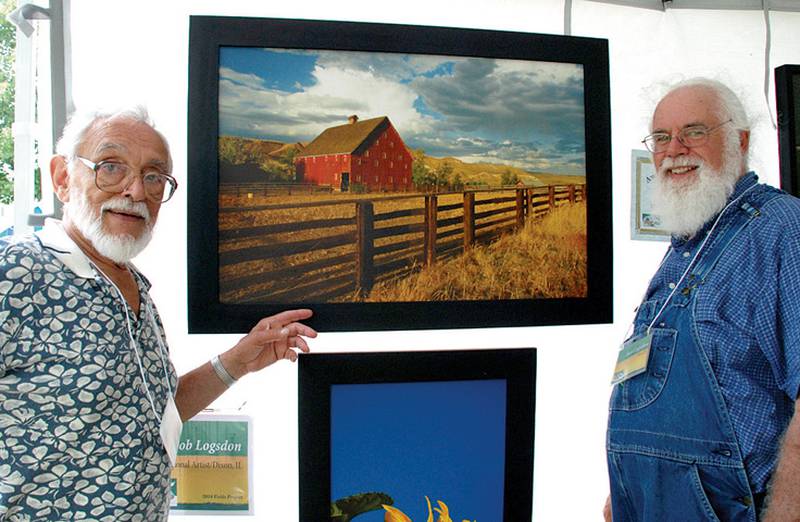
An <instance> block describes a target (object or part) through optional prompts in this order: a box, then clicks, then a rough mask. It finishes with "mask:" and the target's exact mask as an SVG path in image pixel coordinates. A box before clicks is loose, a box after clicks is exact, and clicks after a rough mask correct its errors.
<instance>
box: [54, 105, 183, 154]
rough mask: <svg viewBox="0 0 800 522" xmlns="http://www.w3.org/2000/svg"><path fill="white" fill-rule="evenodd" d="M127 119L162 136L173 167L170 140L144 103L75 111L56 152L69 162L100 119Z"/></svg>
mask: <svg viewBox="0 0 800 522" xmlns="http://www.w3.org/2000/svg"><path fill="white" fill-rule="evenodd" d="M118 118H119V119H126V120H133V121H136V122H140V123H144V124H145V125H147V126H149V127H150V128H151V129H153V131H154V132H155V133H156V134H157V135H158V137H159V138H161V141H162V142H163V143H164V147H165V148H166V150H167V156H168V157H169V162H170V169H171V167H172V155H171V153H170V151H169V142H167V139H166V138H165V137H164V135H163V134H161V132H159V131H158V130H156V128H155V124H154V123H153V120H152V119H151V118H150V114H149V113H148V112H147V108H146V107H145V106H143V105H133V106H130V107H123V108H117V109H101V108H93V109H89V110H80V111H75V112H74V113H73V114H72V116H71V117H70V119H69V121H68V122H67V124H66V125H65V126H64V130H63V132H62V133H61V138H60V139H59V140H58V143H57V144H56V154H58V155H59V156H63V157H64V158H65V159H66V160H67V161H68V162H71V161H72V160H74V159H75V157H76V156H77V155H78V149H79V148H80V146H81V144H82V143H83V140H84V138H85V137H86V132H87V131H88V130H89V129H90V128H91V127H92V126H93V125H94V124H95V123H96V122H98V121H104V120H113V119H118Z"/></svg>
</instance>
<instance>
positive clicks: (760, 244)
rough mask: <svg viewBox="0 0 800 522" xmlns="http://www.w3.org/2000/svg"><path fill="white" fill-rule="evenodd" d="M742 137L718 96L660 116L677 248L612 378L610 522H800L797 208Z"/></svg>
mask: <svg viewBox="0 0 800 522" xmlns="http://www.w3.org/2000/svg"><path fill="white" fill-rule="evenodd" d="M748 129H749V126H748V122H747V116H746V114H745V111H744V108H743V107H742V104H741V102H740V101H739V99H738V98H737V97H736V95H735V94H733V92H732V91H730V89H728V88H727V87H725V86H724V85H722V84H720V83H718V82H715V81H711V80H706V79H694V80H689V81H687V82H683V83H681V84H679V85H678V86H676V87H674V88H673V89H672V90H671V91H670V92H669V93H668V94H667V95H666V96H665V97H664V98H662V100H661V102H660V103H659V104H658V106H657V107H656V110H655V113H654V116H653V121H652V134H650V135H649V136H647V137H646V138H645V140H644V143H645V145H646V146H647V148H648V149H649V150H650V151H651V152H652V153H653V160H654V164H655V166H656V169H657V176H656V183H657V186H656V194H655V195H654V204H655V206H656V207H657V209H656V210H657V212H658V214H659V215H660V216H661V217H662V219H663V223H664V225H665V226H666V227H667V228H668V229H669V230H670V232H671V233H672V244H671V246H670V248H669V250H668V252H667V254H666V256H665V258H664V260H663V261H662V263H661V266H660V267H659V269H658V270H657V272H656V274H655V276H653V279H652V280H651V282H650V284H649V287H648V289H647V292H646V294H645V297H644V300H643V302H642V303H641V304H640V305H639V307H638V309H637V313H636V318H635V320H634V333H633V335H632V336H631V338H630V339H629V340H628V341H626V342H625V344H624V345H623V348H622V350H621V351H620V356H619V360H618V363H617V371H616V372H615V376H614V380H615V381H616V384H615V386H614V389H613V392H612V396H611V403H610V413H609V422H608V433H607V450H608V468H609V478H610V483H611V495H610V497H609V502H607V504H606V509H605V515H606V519H610V518H611V515H612V514H613V520H614V521H616V522H619V521H627V520H725V521H739V520H742V521H744V520H748V521H755V520H770V521H776V520H800V495H798V490H797V484H798V480H799V479H800V414H797V413H796V411H797V408H798V404H800V403H798V402H797V398H798V390H799V389H800V201H799V200H798V199H796V198H794V197H792V196H789V195H788V194H786V193H784V192H781V191H779V190H777V189H774V188H772V187H769V186H767V185H763V184H759V183H758V180H757V177H756V174H755V173H753V172H748V170H747V166H746V164H747V151H748V146H749V138H750V133H749V130H748ZM768 486H769V487H768ZM765 497H766V499H765ZM765 506H766V507H765Z"/></svg>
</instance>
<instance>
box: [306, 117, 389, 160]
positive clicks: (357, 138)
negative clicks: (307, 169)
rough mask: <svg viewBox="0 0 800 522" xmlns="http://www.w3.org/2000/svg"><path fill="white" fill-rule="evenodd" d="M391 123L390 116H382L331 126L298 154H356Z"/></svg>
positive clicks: (365, 147) (364, 148)
mask: <svg viewBox="0 0 800 522" xmlns="http://www.w3.org/2000/svg"><path fill="white" fill-rule="evenodd" d="M389 125H391V123H390V122H389V118H387V117H386V116H381V117H379V118H371V119H369V120H363V121H357V122H355V123H346V124H344V125H338V126H336V127H329V128H327V129H325V130H324V131H322V134H320V135H319V136H317V137H316V138H314V140H313V141H312V142H311V143H309V144H308V146H306V148H305V149H304V150H303V152H301V153H300V154H298V157H303V156H319V155H321V154H356V153H361V152H363V151H364V150H366V149H367V148H368V147H369V146H370V145H371V144H372V142H373V141H374V140H375V139H376V138H377V137H378V136H379V135H380V134H381V133H382V132H383V131H384V130H386V128H387V127H388V126H389Z"/></svg>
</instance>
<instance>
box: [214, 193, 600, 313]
mask: <svg viewBox="0 0 800 522" xmlns="http://www.w3.org/2000/svg"><path fill="white" fill-rule="evenodd" d="M414 199H416V200H419V201H418V202H413V200H414ZM454 199H456V200H457V202H453V200H454ZM585 199H586V189H585V185H560V186H549V187H537V188H527V187H526V188H517V187H514V188H504V189H492V190H471V191H465V192H463V193H458V194H454V193H448V194H415V195H413V196H410V195H400V196H387V197H381V198H364V199H357V198H350V197H346V196H341V197H340V198H331V199H326V200H325V201H315V202H304V203H286V204H271V205H262V206H254V207H246V208H242V207H229V208H221V209H220V215H221V216H222V215H223V214H226V213H236V214H237V215H238V216H240V217H241V216H243V215H244V213H246V214H248V215H249V214H253V213H262V212H272V213H278V212H287V211H291V212H297V211H299V212H302V213H303V214H304V215H309V216H313V215H314V214H315V213H319V212H320V211H321V209H324V208H326V207H333V206H342V205H344V206H346V207H347V208H349V209H350V210H349V211H348V212H347V214H348V215H347V216H346V217H336V218H327V219H303V220H295V221H289V222H280V223H276V224H269V225H261V226H240V227H237V228H231V229H221V230H220V231H219V247H220V248H219V262H220V296H221V299H222V300H223V302H235V303H246V302H286V303H291V302H301V301H302V302H326V301H331V300H335V299H337V298H343V297H346V296H354V295H356V294H361V295H364V294H366V293H368V292H369V291H370V289H371V288H372V287H373V285H374V284H375V283H376V282H380V281H383V280H389V279H393V278H398V277H403V276H404V275H408V274H410V273H411V272H413V271H414V270H417V269H419V268H420V267H421V266H426V265H432V264H434V263H436V262H437V261H440V260H442V259H444V258H448V257H452V256H454V255H457V254H459V253H461V252H463V251H465V250H467V249H469V248H470V247H471V246H472V245H474V244H476V243H487V242H490V241H492V240H494V239H496V238H498V237H500V236H501V235H503V234H506V233H508V232H510V231H514V230H517V229H520V228H522V227H523V226H524V224H525V221H526V220H527V219H538V218H540V217H542V216H544V215H545V214H547V213H548V212H550V211H551V210H552V209H554V208H557V207H559V206H561V205H566V204H571V203H575V202H578V201H583V200H585ZM404 200H408V202H409V205H410V208H402V209H399V210H388V211H387V210H380V207H382V206H383V207H386V206H387V203H389V202H394V203H398V202H403V201H404ZM339 208H341V207H339ZM376 209H377V210H376Z"/></svg>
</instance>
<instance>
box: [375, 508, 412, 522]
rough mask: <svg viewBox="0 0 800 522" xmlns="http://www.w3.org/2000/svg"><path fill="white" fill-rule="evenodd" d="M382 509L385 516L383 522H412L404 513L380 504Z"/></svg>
mask: <svg viewBox="0 0 800 522" xmlns="http://www.w3.org/2000/svg"><path fill="white" fill-rule="evenodd" d="M382 506H383V509H385V510H386V514H385V515H384V518H383V520H384V522H412V521H411V519H410V518H408V516H406V514H405V513H403V512H402V511H400V510H399V509H397V508H396V507H393V506H387V505H386V504H382Z"/></svg>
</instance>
